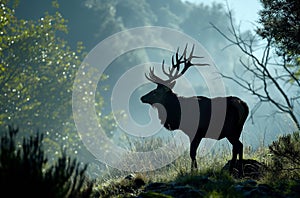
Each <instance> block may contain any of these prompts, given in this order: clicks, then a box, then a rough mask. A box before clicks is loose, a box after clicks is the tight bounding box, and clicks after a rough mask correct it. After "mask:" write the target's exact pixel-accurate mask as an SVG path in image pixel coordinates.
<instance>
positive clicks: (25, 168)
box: [0, 126, 93, 198]
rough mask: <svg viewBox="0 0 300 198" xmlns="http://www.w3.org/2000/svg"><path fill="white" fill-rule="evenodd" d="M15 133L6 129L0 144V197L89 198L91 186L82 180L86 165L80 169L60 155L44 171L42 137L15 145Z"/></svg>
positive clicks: (40, 135)
mask: <svg viewBox="0 0 300 198" xmlns="http://www.w3.org/2000/svg"><path fill="white" fill-rule="evenodd" d="M18 131H19V130H18V129H15V128H13V127H10V126H9V130H8V133H5V134H4V135H3V136H2V137H1V142H0V144H1V145H0V186H1V193H2V194H6V195H9V197H27V196H30V197H51V198H56V197H57V198H58V197H59V198H60V197H70V198H71V197H90V195H91V193H92V187H93V184H92V182H91V181H88V180H87V178H86V177H85V171H86V169H87V165H84V167H81V166H80V163H78V162H77V160H76V159H73V160H72V159H71V158H70V157H67V156H66V153H65V152H63V154H62V156H61V157H60V158H59V159H58V160H57V162H56V163H55V164H54V165H52V166H50V167H49V168H46V166H47V158H46V157H45V153H44V151H43V148H42V141H43V134H39V133H37V134H36V135H35V136H30V137H29V138H23V142H22V143H21V144H17V142H16V135H17V133H18Z"/></svg>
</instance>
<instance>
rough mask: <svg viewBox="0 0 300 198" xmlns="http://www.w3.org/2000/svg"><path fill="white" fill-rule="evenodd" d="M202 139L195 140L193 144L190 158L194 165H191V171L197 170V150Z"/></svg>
mask: <svg viewBox="0 0 300 198" xmlns="http://www.w3.org/2000/svg"><path fill="white" fill-rule="evenodd" d="M200 141H201V138H196V137H195V138H194V139H193V140H192V142H191V146H190V157H191V159H192V164H191V170H192V171H194V170H197V169H198V167H197V161H196V154H197V149H198V146H199V144H200Z"/></svg>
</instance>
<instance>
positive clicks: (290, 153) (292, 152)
mask: <svg viewBox="0 0 300 198" xmlns="http://www.w3.org/2000/svg"><path fill="white" fill-rule="evenodd" d="M269 149H270V152H271V154H272V158H271V159H272V164H271V169H272V171H273V175H276V177H277V178H294V179H299V178H300V177H299V176H300V134H299V132H294V133H293V134H288V135H283V136H281V137H279V138H278V140H276V141H274V142H273V143H272V144H271V145H270V146H269Z"/></svg>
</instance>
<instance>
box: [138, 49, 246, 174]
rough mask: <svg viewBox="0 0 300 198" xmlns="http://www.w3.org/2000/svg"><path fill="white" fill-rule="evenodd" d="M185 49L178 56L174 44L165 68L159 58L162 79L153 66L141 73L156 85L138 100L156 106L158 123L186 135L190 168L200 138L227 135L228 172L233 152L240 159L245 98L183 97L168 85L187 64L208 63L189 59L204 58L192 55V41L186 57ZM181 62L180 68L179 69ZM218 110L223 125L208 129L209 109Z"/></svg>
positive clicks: (233, 162)
mask: <svg viewBox="0 0 300 198" xmlns="http://www.w3.org/2000/svg"><path fill="white" fill-rule="evenodd" d="M186 53H187V45H186V46H185V49H184V52H183V53H182V55H181V56H179V47H178V48H177V52H176V54H175V58H174V55H173V56H172V66H171V67H170V68H169V69H166V68H165V65H164V60H163V61H162V72H163V74H164V75H165V76H166V77H167V79H166V80H164V79H162V78H160V77H158V76H157V75H155V73H154V68H153V67H150V72H149V74H146V73H145V77H146V78H147V79H148V80H149V81H150V82H153V83H155V84H156V85H157V87H156V89H154V90H152V91H150V92H149V93H147V94H145V95H143V96H142V97H141V98H140V100H141V102H142V103H145V104H149V105H151V106H152V107H154V108H155V109H157V111H158V117H159V119H160V121H161V124H163V126H164V127H165V128H166V129H167V130H169V131H174V130H181V131H182V132H184V133H185V134H186V135H187V136H188V137H189V140H190V150H189V154H190V158H191V170H192V171H195V170H197V169H198V167H197V161H196V154H197V149H198V146H199V144H200V142H201V140H202V139H203V138H211V139H216V140H221V139H223V138H227V140H228V141H229V142H230V143H231V145H232V159H231V160H230V165H229V172H230V173H232V172H233V169H234V168H235V167H236V162H237V156H238V157H239V162H242V161H243V144H242V143H241V141H240V140H239V139H240V135H241V133H242V130H243V127H244V124H245V121H246V119H247V117H248V114H249V108H248V106H247V104H246V102H244V101H243V100H241V99H240V98H238V97H236V96H226V97H225V96H224V97H212V98H209V97H206V96H192V97H184V96H178V94H176V93H174V92H173V90H172V89H173V87H174V86H175V83H176V79H178V78H179V77H181V76H182V75H183V74H184V73H185V72H186V71H187V70H188V69H189V68H190V67H192V66H209V64H203V63H198V64H194V63H192V59H193V58H204V57H199V56H194V55H193V53H194V45H193V47H192V50H191V52H190V55H189V56H188V57H187V56H186ZM174 59H175V60H174ZM182 66H183V69H181V67H182ZM218 104H223V105H218ZM212 105H217V106H216V107H215V109H216V112H214V111H213V110H212V107H213V106H212ZM222 112H223V114H224V116H223V118H224V119H223V125H221V127H219V131H212V130H208V129H209V127H210V126H215V125H216V124H219V123H211V122H213V119H211V118H212V117H213V113H215V114H222ZM217 116H218V115H217ZM212 128H213V129H214V128H216V127H212ZM238 164H242V163H238ZM241 169H242V167H241V168H239V172H240V170H241ZM241 172H242V170H241Z"/></svg>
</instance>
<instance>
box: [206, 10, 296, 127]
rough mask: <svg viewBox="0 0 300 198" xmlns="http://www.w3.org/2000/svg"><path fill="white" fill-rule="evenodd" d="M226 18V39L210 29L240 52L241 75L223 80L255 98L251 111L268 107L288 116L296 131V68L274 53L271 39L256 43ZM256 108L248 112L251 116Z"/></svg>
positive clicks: (254, 37) (229, 14) (231, 18)
mask: <svg viewBox="0 0 300 198" xmlns="http://www.w3.org/2000/svg"><path fill="white" fill-rule="evenodd" d="M228 18H229V20H230V27H229V32H230V34H229V35H228V34H225V33H224V32H222V31H221V30H220V29H219V28H218V27H217V26H215V25H214V24H211V25H212V26H213V28H214V29H216V30H217V31H218V32H219V33H220V34H221V35H222V36H223V37H224V38H225V39H226V40H228V41H229V42H230V46H231V45H233V46H236V47H238V48H239V49H240V50H241V51H242V53H243V56H241V57H240V59H239V62H240V65H241V68H242V69H243V72H242V73H241V72H239V73H237V72H236V71H234V76H226V75H223V77H225V78H228V79H230V80H232V81H234V82H235V83H236V84H238V85H239V86H240V87H242V88H243V89H245V90H247V91H249V92H250V93H252V94H253V95H254V96H256V97H257V98H258V99H259V100H258V103H257V104H256V105H255V107H257V108H258V107H259V106H260V104H261V103H271V104H272V105H273V106H274V107H275V109H276V112H277V113H285V114H288V115H289V116H290V118H291V119H292V121H293V122H294V124H295V126H296V127H297V129H300V111H299V110H297V108H295V107H299V106H300V89H299V88H300V79H299V67H298V66H295V65H297V64H293V62H292V60H291V59H290V58H289V56H288V54H287V53H283V52H282V51H281V52H280V53H279V52H278V51H277V50H276V48H275V47H274V46H273V45H272V38H268V39H261V40H258V35H257V34H253V33H250V32H249V33H248V34H243V33H241V31H240V29H239V28H236V26H235V24H234V21H233V17H232V13H231V12H230V11H229V12H228ZM262 43H263V44H262ZM257 108H254V109H253V110H252V115H251V116H253V114H254V113H255V111H256V110H257ZM298 109H299V108H298Z"/></svg>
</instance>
